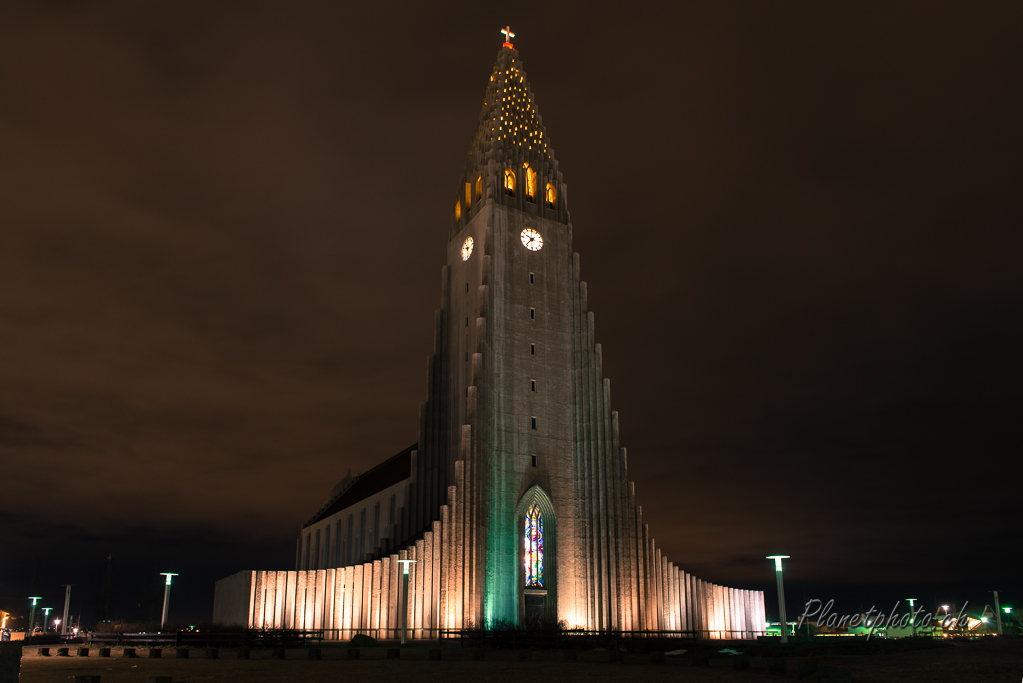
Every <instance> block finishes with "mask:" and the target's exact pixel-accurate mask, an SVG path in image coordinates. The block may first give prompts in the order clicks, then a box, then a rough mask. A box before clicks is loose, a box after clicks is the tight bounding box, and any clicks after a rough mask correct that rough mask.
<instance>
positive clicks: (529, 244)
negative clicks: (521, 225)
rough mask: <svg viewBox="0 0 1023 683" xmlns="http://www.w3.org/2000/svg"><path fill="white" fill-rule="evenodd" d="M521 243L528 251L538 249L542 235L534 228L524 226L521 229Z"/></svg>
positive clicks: (541, 244) (541, 243)
mask: <svg viewBox="0 0 1023 683" xmlns="http://www.w3.org/2000/svg"><path fill="white" fill-rule="evenodd" d="M521 237H522V244H523V245H525V247H526V249H529V250H530V251H540V248H541V247H542V246H543V237H541V236H540V233H538V232H537V231H536V230H533V229H532V228H526V229H525V230H523V231H522V235H521Z"/></svg>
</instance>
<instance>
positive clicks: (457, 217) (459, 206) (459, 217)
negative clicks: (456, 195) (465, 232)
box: [455, 202, 462, 223]
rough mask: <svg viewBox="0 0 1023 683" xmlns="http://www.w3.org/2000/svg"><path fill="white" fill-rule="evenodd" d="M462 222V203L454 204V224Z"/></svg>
mask: <svg viewBox="0 0 1023 683" xmlns="http://www.w3.org/2000/svg"><path fill="white" fill-rule="evenodd" d="M460 220H462V202H455V222H456V223H457V222H458V221H460Z"/></svg>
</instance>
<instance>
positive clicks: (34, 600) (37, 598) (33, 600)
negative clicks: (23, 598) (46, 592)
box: [29, 597, 42, 607]
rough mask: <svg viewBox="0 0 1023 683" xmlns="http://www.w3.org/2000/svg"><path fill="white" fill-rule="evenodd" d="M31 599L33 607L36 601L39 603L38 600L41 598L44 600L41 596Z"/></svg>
mask: <svg viewBox="0 0 1023 683" xmlns="http://www.w3.org/2000/svg"><path fill="white" fill-rule="evenodd" d="M29 600H31V601H32V606H33V607H35V606H36V603H37V602H39V601H40V600H42V598H40V597H35V598H29Z"/></svg>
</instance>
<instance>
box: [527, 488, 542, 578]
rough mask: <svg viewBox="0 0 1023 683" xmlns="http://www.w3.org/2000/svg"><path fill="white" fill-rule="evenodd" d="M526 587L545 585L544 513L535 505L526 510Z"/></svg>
mask: <svg viewBox="0 0 1023 683" xmlns="http://www.w3.org/2000/svg"><path fill="white" fill-rule="evenodd" d="M524 537H525V543H526V587H527V588H542V587H543V515H542V514H540V508H538V507H536V506H535V505H534V506H532V507H531V508H529V509H528V510H527V511H526V533H525V535H524Z"/></svg>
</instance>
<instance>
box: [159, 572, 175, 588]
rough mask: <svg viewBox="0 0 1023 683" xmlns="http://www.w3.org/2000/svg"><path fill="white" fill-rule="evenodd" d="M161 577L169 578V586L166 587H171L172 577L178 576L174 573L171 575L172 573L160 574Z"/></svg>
mask: <svg viewBox="0 0 1023 683" xmlns="http://www.w3.org/2000/svg"><path fill="white" fill-rule="evenodd" d="M160 576H166V577H167V584H166V585H168V586H169V585H171V577H172V576H177V574H174V573H171V572H160Z"/></svg>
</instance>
